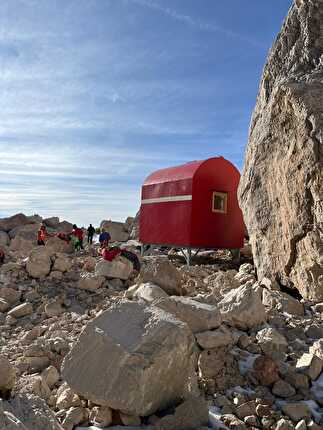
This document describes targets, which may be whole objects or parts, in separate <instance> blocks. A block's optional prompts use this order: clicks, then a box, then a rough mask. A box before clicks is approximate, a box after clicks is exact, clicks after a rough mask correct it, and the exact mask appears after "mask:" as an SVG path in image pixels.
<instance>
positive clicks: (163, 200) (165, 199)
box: [141, 195, 192, 205]
mask: <svg viewBox="0 0 323 430" xmlns="http://www.w3.org/2000/svg"><path fill="white" fill-rule="evenodd" d="M189 200H192V195H186V196H167V197H156V198H155V199H143V200H141V204H142V205H148V204H149V203H166V202H185V201H189Z"/></svg>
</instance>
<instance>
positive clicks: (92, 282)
mask: <svg viewBox="0 0 323 430" xmlns="http://www.w3.org/2000/svg"><path fill="white" fill-rule="evenodd" d="M104 281H105V278H104V276H99V275H95V274H92V273H81V275H80V279H79V281H78V284H77V287H78V288H79V289H80V290H87V291H96V290H98V289H99V288H101V287H102V285H103V283H104Z"/></svg>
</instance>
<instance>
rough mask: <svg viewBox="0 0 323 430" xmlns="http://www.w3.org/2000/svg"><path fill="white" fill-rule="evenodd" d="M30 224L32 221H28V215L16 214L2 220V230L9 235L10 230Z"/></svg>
mask: <svg viewBox="0 0 323 430" xmlns="http://www.w3.org/2000/svg"><path fill="white" fill-rule="evenodd" d="M29 222H30V221H29V220H28V218H27V217H26V215H24V214H16V215H13V216H11V217H9V218H2V219H0V230H2V231H6V232H7V233H9V231H10V230H12V229H14V228H16V227H19V226H22V225H25V224H29Z"/></svg>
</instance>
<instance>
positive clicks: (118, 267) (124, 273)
mask: <svg viewBox="0 0 323 430" xmlns="http://www.w3.org/2000/svg"><path fill="white" fill-rule="evenodd" d="M132 271H133V265H132V263H131V262H130V261H129V260H128V259H127V258H125V257H122V256H118V257H116V258H115V259H114V260H112V261H106V260H103V259H102V260H100V261H99V262H98V263H97V264H96V266H95V274H96V275H98V276H104V277H105V278H116V279H122V280H127V279H128V278H129V276H130V275H131V273H132Z"/></svg>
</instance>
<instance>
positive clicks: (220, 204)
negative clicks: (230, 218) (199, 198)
mask: <svg viewBox="0 0 323 430" xmlns="http://www.w3.org/2000/svg"><path fill="white" fill-rule="evenodd" d="M227 210H228V193H221V192H219V191H213V194H212V212H217V213H221V214H226V213H227Z"/></svg>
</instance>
